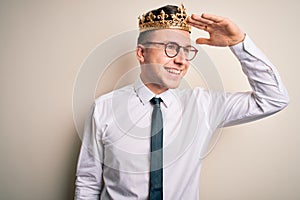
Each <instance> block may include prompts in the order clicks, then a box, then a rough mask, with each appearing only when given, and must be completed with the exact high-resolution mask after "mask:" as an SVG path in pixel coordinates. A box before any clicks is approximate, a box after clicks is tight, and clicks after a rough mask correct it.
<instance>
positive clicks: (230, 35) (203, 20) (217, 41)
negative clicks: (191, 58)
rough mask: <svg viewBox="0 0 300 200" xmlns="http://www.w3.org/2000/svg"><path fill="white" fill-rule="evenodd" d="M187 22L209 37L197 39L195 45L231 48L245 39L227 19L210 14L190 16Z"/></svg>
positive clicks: (237, 28) (242, 33) (243, 34)
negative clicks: (205, 32)
mask: <svg viewBox="0 0 300 200" xmlns="http://www.w3.org/2000/svg"><path fill="white" fill-rule="evenodd" d="M187 21H188V23H189V24H190V25H191V26H193V27H195V28H198V29H201V30H204V31H207V32H208V33H209V35H210V37H209V38H201V37H200V38H198V39H197V40H196V43H197V44H207V45H212V46H232V45H235V44H237V43H240V42H242V41H243V40H244V38H245V33H244V32H242V31H241V30H240V29H239V27H238V26H237V25H235V24H234V23H233V22H232V21H231V20H230V19H228V18H224V17H220V16H216V15H212V14H202V15H196V14H192V16H190V17H188V20H187Z"/></svg>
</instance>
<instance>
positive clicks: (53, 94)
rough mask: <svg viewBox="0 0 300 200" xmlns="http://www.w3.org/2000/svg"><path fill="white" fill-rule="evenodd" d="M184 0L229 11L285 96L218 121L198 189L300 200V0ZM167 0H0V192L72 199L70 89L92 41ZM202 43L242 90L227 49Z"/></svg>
mask: <svg viewBox="0 0 300 200" xmlns="http://www.w3.org/2000/svg"><path fill="white" fill-rule="evenodd" d="M183 2H184V4H185V6H186V7H187V8H188V12H189V13H194V12H196V13H202V12H209V13H214V14H218V15H222V16H227V17H230V18H231V19H232V20H234V21H235V22H236V23H237V24H238V25H239V26H240V27H241V28H242V29H243V30H244V31H245V32H247V33H248V34H249V35H250V36H251V38H252V39H253V40H254V41H255V43H256V44H257V45H258V46H259V47H261V48H262V50H263V51H264V52H265V53H266V54H267V56H268V57H269V59H270V60H271V61H272V62H273V63H274V64H275V65H276V66H277V68H278V70H279V72H280V75H281V77H282V80H283V82H284V83H285V85H286V87H287V89H288V91H289V94H290V97H291V102H290V105H289V106H288V107H287V108H286V109H285V110H284V111H282V112H280V113H278V114H276V115H274V116H271V117H268V118H267V119H263V120H260V121H257V122H253V123H250V124H245V125H240V126H236V127H231V128H226V129H224V130H223V132H222V135H221V138H220V140H219V142H218V144H217V146H216V147H215V148H214V150H213V151H212V152H211V153H210V154H209V156H208V157H206V159H205V160H204V165H203V168H202V174H201V177H200V188H201V194H200V196H201V198H202V199H204V200H241V199H243V200H253V199H257V200H282V199H288V200H296V199H300V193H299V189H300V171H299V169H300V153H299V152H300V145H299V144H300V136H299V130H298V123H299V115H298V112H299V103H297V102H299V101H300V96H299V89H298V88H297V85H298V83H297V82H298V80H299V73H300V70H299V63H298V57H299V55H298V52H299V49H298V47H299V45H300V42H299V35H300V29H299V27H298V26H299V22H298V19H300V14H299V6H300V5H299V1H297V0H285V1H284V0H277V1H271V0H252V1H240V0H227V1H224V0H209V1H204V0H198V1H183ZM164 3H180V2H179V1H169V2H162V1H157V0H156V1H141V0H130V1H99V0H98V1H96V0H89V1H83V0H82V1H79V0H75V1H67V0H64V1H61V0H60V1H46V0H44V1H37V0H36V1H33V0H27V1H22V0H19V1H17V0H12V1H11V0H2V1H0V75H1V78H0V88H1V100H0V109H1V110H0V111H1V112H0V121H1V126H0V134H1V135H0V161H1V163H0V169H1V170H0V199H3V200H19V199H22V200H65V199H72V198H73V192H74V181H75V169H76V162H77V156H78V153H79V148H80V145H81V141H80V139H79V136H78V134H77V132H76V129H75V126H74V122H73V110H72V96H73V86H74V82H75V81H76V76H77V73H78V71H79V70H80V66H81V64H82V63H83V61H84V59H86V57H87V56H88V54H89V53H90V52H91V51H92V50H93V49H94V48H95V47H96V46H97V45H98V44H99V43H101V42H103V41H104V40H105V39H107V38H108V37H110V36H112V35H115V34H118V33H120V32H123V31H127V30H132V29H136V22H137V16H138V15H139V14H142V13H143V12H144V11H147V10H149V9H151V8H155V7H158V6H161V5H162V4H164ZM193 37H196V35H193ZM203 49H205V51H206V52H207V53H208V54H209V56H210V58H212V59H213V62H214V65H215V66H216V68H217V69H218V71H219V72H220V74H221V76H222V80H223V83H224V87H225V88H226V90H228V91H245V90H248V89H249V87H248V84H247V81H246V79H245V76H244V75H243V74H242V72H241V70H240V68H239V66H238V63H237V62H236V60H235V58H234V57H233V56H232V55H231V53H230V51H229V50H228V49H227V48H211V47H206V46H204V47H203ZM104 90H105V89H104ZM196 178H197V177H196Z"/></svg>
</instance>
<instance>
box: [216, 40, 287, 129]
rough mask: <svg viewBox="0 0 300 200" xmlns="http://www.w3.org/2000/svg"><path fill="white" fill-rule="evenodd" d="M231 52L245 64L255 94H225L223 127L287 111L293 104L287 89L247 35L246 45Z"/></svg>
mask: <svg viewBox="0 0 300 200" xmlns="http://www.w3.org/2000/svg"><path fill="white" fill-rule="evenodd" d="M230 49H231V51H232V52H233V53H234V55H235V56H236V57H237V59H238V60H239V62H240V63H241V66H242V70H243V72H244V73H245V75H246V76H247V78H248V81H249V84H250V86H251V88H252V91H249V92H240V93H225V94H224V96H223V97H222V98H221V99H222V102H223V103H224V104H223V105H222V106H223V108H224V110H223V111H224V116H223V120H221V121H220V122H221V123H220V124H219V126H231V125H236V124H241V123H246V122H250V121H254V120H257V119H261V118H263V117H266V116H269V115H272V114H274V113H276V112H278V111H280V110H282V109H283V108H285V107H286V106H287V105H288V102H289V96H288V93H287V90H286V89H285V87H284V85H283V83H282V81H281V79H280V76H279V74H278V72H277V70H276V68H275V67H274V66H273V64H272V63H271V62H270V61H269V60H268V59H267V57H266V56H265V55H264V54H263V53H262V52H261V51H260V50H259V49H258V48H257V47H256V46H255V44H254V43H253V42H252V40H251V39H250V38H249V37H248V36H247V35H246V37H245V40H244V41H243V42H241V43H239V44H237V45H234V46H232V47H230Z"/></svg>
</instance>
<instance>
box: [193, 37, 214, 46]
mask: <svg viewBox="0 0 300 200" xmlns="http://www.w3.org/2000/svg"><path fill="white" fill-rule="evenodd" d="M196 44H207V45H210V44H211V41H210V39H208V38H198V39H197V40H196Z"/></svg>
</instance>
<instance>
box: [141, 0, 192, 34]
mask: <svg viewBox="0 0 300 200" xmlns="http://www.w3.org/2000/svg"><path fill="white" fill-rule="evenodd" d="M187 17H188V15H187V14H186V9H185V7H184V6H183V4H181V6H171V5H168V6H164V7H161V8H158V9H156V10H152V11H149V12H147V13H146V14H143V15H142V16H139V17H138V21H139V22H138V23H139V31H140V32H143V31H148V30H155V29H180V30H184V31H188V32H191V26H190V25H188V23H187Z"/></svg>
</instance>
